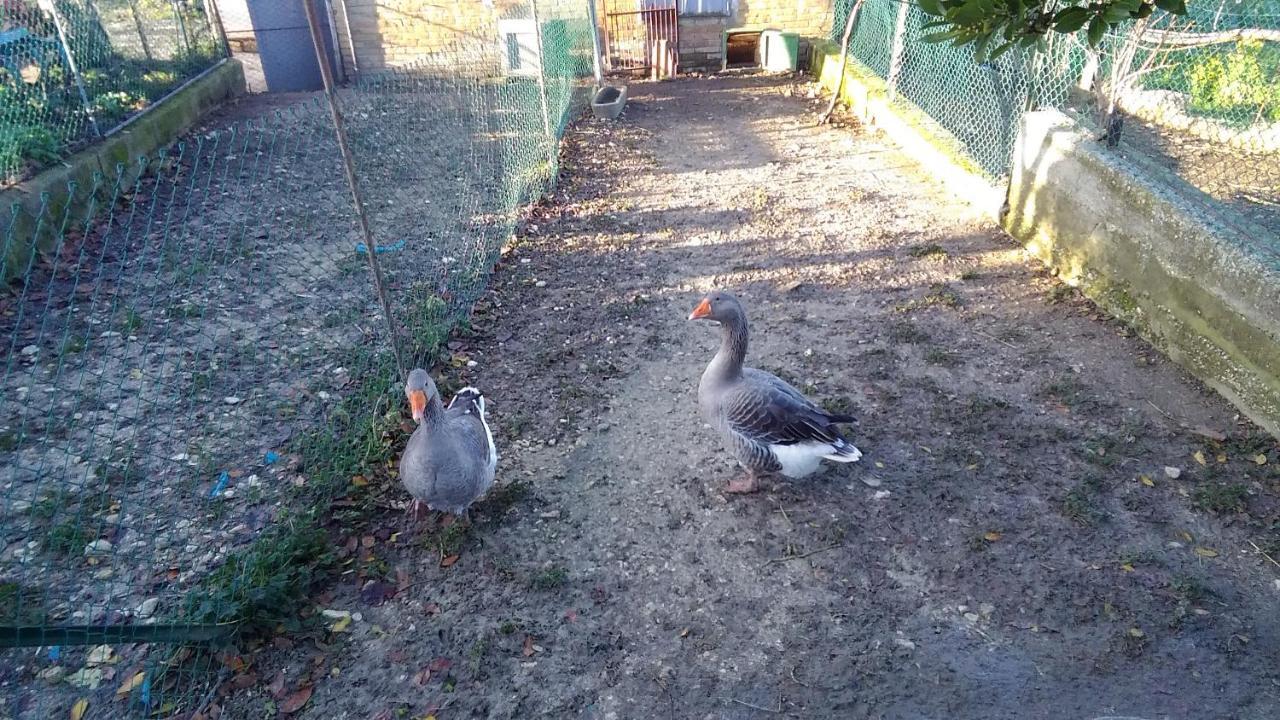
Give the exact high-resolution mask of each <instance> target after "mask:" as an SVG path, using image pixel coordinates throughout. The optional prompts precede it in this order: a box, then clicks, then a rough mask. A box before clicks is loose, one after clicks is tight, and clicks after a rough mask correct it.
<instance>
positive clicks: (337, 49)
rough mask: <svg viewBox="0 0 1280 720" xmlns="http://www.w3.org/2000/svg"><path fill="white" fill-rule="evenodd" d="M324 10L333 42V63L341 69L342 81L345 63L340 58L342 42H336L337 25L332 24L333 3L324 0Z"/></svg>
mask: <svg viewBox="0 0 1280 720" xmlns="http://www.w3.org/2000/svg"><path fill="white" fill-rule="evenodd" d="M324 12H325V15H327V16H328V18H329V40H331V41H332V42H333V64H334V65H337V66H338V68H339V69H340V70H341V71H342V81H343V82H346V81H347V79H348V78H347V63H346V62H344V61H343V59H342V43H340V42H338V26H337V25H335V24H334V20H335V18H334V17H333V3H332V2H330V1H329V0H324Z"/></svg>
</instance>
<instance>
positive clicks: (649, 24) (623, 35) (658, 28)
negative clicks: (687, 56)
mask: <svg viewBox="0 0 1280 720" xmlns="http://www.w3.org/2000/svg"><path fill="white" fill-rule="evenodd" d="M623 7H627V8H629V9H622V8H623ZM604 41H605V47H604V56H605V67H606V68H607V69H608V70H609V71H610V72H639V73H647V74H649V75H650V76H651V77H654V78H663V77H671V76H673V75H675V74H676V72H677V70H678V69H679V63H680V25H679V18H678V16H677V12H676V3H675V0H613V2H609V1H608V0H606V2H605V14H604Z"/></svg>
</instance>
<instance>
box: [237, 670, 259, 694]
mask: <svg viewBox="0 0 1280 720" xmlns="http://www.w3.org/2000/svg"><path fill="white" fill-rule="evenodd" d="M257 684H258V674H257V673H242V674H240V675H237V676H235V677H233V678H231V687H233V688H235V689H237V690H244V689H246V688H251V687H253V686H254V685H257Z"/></svg>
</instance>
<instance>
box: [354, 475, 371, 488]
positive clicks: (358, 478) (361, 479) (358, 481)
mask: <svg viewBox="0 0 1280 720" xmlns="http://www.w3.org/2000/svg"><path fill="white" fill-rule="evenodd" d="M351 484H352V485H355V486H356V487H364V486H365V485H368V484H369V481H368V480H367V479H365V476H363V475H355V476H353V477H352V478H351Z"/></svg>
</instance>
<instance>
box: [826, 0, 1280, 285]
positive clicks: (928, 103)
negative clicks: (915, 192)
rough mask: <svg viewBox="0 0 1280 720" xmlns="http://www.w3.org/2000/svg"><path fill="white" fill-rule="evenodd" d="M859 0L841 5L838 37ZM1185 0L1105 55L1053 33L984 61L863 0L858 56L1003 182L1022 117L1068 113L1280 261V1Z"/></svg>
mask: <svg viewBox="0 0 1280 720" xmlns="http://www.w3.org/2000/svg"><path fill="white" fill-rule="evenodd" d="M854 4H855V0H836V7H835V13H834V16H835V19H834V23H833V25H832V37H833V39H834V40H835V41H836V42H839V41H840V38H841V35H842V34H843V31H844V27H845V20H846V18H847V17H848V13H849V12H850V10H851V9H852V7H853V6H854ZM1188 5H1189V7H1190V14H1189V15H1188V16H1187V17H1175V16H1170V15H1168V14H1165V13H1163V12H1157V13H1156V14H1154V15H1153V16H1152V17H1151V18H1149V19H1148V20H1145V21H1141V22H1138V23H1135V24H1132V25H1130V26H1128V27H1125V28H1123V30H1122V31H1120V32H1118V33H1116V34H1113V35H1112V36H1109V37H1107V38H1106V39H1105V40H1104V41H1103V43H1102V44H1101V46H1100V47H1099V48H1098V50H1097V51H1094V50H1092V49H1090V48H1089V47H1088V46H1087V45H1086V44H1085V43H1084V42H1083V40H1082V38H1079V37H1077V36H1061V35H1054V34H1051V35H1050V36H1049V37H1048V39H1047V46H1046V47H1045V48H1044V49H1043V50H1041V51H1040V52H1031V51H1024V50H1015V51H1011V52H1009V53H1006V54H1005V55H1002V56H1001V57H999V58H997V59H996V60H994V61H991V62H985V63H982V64H979V63H976V62H974V56H973V52H972V50H969V49H966V48H955V47H951V46H950V45H948V44H931V43H926V42H923V41H922V40H921V38H922V37H923V36H924V35H927V34H928V33H929V32H931V31H929V30H924V29H922V26H923V25H924V24H925V23H927V22H929V21H930V20H931V19H932V18H929V17H928V16H927V15H926V14H925V13H923V12H922V11H921V10H920V9H919V7H917V6H916V5H915V4H913V3H911V2H905V1H903V0H865V2H864V3H863V6H862V8H861V10H860V12H859V16H858V18H857V19H856V25H855V30H854V34H853V36H852V37H851V40H850V47H849V52H850V56H851V57H852V58H853V59H855V60H856V61H857V62H859V63H860V64H862V65H863V66H864V67H866V68H867V69H868V70H870V71H871V72H873V73H875V74H876V75H877V76H879V77H880V78H883V79H884V80H885V81H886V83H887V85H888V87H889V92H890V93H891V94H892V95H894V96H895V97H896V98H897V99H899V101H901V102H903V103H906V104H907V105H909V106H910V107H912V108H913V109H918V110H920V111H923V112H924V113H925V115H927V116H928V118H930V119H932V121H933V122H936V123H937V124H938V125H939V126H940V127H941V128H943V129H945V131H946V132H948V133H949V134H950V135H952V136H954V137H955V139H956V140H957V141H958V143H959V146H960V147H962V148H963V149H964V152H965V153H966V154H967V155H968V156H969V158H970V159H972V160H973V161H974V162H975V163H976V165H977V166H978V167H980V168H981V170H982V171H983V172H985V173H986V174H987V175H988V176H990V177H991V178H993V179H996V178H1001V177H1005V176H1007V175H1008V174H1009V164H1010V161H1011V157H1012V149H1013V144H1014V141H1015V139H1016V134H1017V128H1018V121H1019V118H1020V117H1021V115H1022V113H1023V112H1025V111H1028V110H1038V109H1046V108H1056V109H1060V110H1063V111H1065V112H1067V113H1069V114H1071V115H1073V116H1074V117H1075V118H1076V119H1077V120H1079V121H1080V122H1081V123H1082V124H1084V125H1085V126H1086V127H1089V128H1092V129H1093V130H1094V131H1096V132H1097V133H1098V135H1099V138H1100V139H1101V140H1102V141H1103V142H1105V143H1106V144H1108V145H1110V146H1112V147H1113V148H1114V152H1116V153H1118V154H1121V155H1122V156H1124V157H1125V158H1126V159H1128V160H1129V161H1131V162H1132V163H1134V165H1135V167H1137V168H1139V170H1140V172H1142V173H1143V174H1145V175H1146V176H1148V177H1150V178H1151V179H1153V180H1155V181H1157V182H1160V183H1162V184H1164V185H1165V186H1166V187H1168V188H1170V189H1172V190H1174V191H1175V192H1178V193H1179V194H1180V195H1182V196H1184V197H1187V198H1188V199H1190V200H1191V201H1192V202H1194V203H1196V204H1197V205H1199V206H1200V207H1201V208H1203V209H1204V210H1206V211H1207V212H1208V213H1210V214H1211V215H1212V217H1214V219H1215V220H1216V221H1217V222H1221V223H1223V224H1224V225H1229V226H1231V227H1233V228H1235V229H1236V230H1238V231H1240V232H1241V233H1242V234H1243V235H1244V236H1245V237H1247V238H1250V239H1251V240H1253V241H1254V244H1255V245H1256V246H1257V248H1259V249H1260V250H1261V251H1262V252H1264V253H1266V254H1267V255H1269V256H1270V257H1271V258H1274V259H1276V260H1277V261H1280V240H1278V239H1277V238H1280V1H1278V0H1258V1H1256V2H1239V1H1237V0H1208V1H1206V2H1197V3H1189V4H1188Z"/></svg>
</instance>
